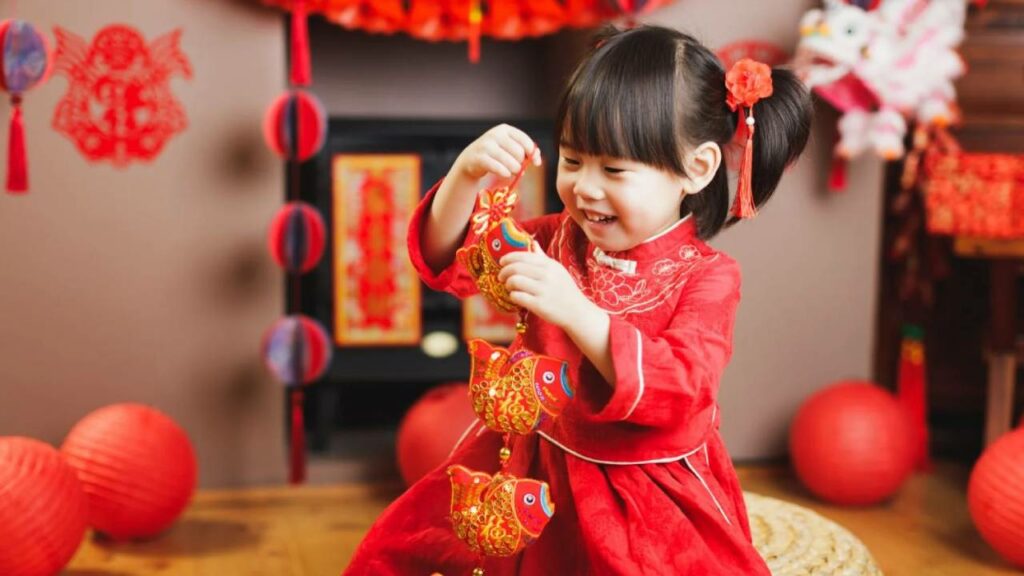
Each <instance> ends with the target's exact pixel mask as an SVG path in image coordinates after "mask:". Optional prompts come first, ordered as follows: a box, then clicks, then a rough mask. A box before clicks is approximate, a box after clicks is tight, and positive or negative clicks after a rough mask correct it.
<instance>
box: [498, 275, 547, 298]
mask: <svg viewBox="0 0 1024 576" xmlns="http://www.w3.org/2000/svg"><path fill="white" fill-rule="evenodd" d="M505 288H508V290H509V292H525V293H526V294H533V295H536V294H537V293H538V292H539V290H540V282H537V281H536V280H534V279H533V278H528V277H526V276H523V275H522V274H516V275H514V276H512V277H511V278H509V279H508V280H506V281H505Z"/></svg>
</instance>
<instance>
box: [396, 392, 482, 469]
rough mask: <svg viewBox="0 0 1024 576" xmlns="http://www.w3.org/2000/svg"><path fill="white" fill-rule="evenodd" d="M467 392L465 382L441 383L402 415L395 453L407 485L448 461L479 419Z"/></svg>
mask: <svg viewBox="0 0 1024 576" xmlns="http://www.w3.org/2000/svg"><path fill="white" fill-rule="evenodd" d="M468 394H469V388H468V386H467V385H466V384H464V383H450V384H442V385H441V386H438V387H436V388H433V389H431V390H430V391H428V392H427V393H426V394H424V395H423V396H422V397H421V398H420V399H419V400H417V401H416V402H415V403H414V404H413V405H412V407H411V408H409V411H408V412H406V413H405V416H403V417H402V423H401V424H399V426H398V440H397V442H396V445H395V453H396V455H397V456H398V471H399V473H401V475H402V480H405V485H406V486H412V485H413V484H414V483H415V482H416V481H417V480H419V479H420V478H422V477H423V476H425V475H426V474H427V472H430V471H431V470H433V469H434V468H437V467H438V466H440V465H441V464H442V463H443V462H444V461H445V460H447V459H448V455H449V454H450V453H451V451H452V449H453V448H454V447H455V445H456V444H457V443H458V441H459V439H460V438H461V437H462V435H463V433H465V432H466V429H468V428H469V426H470V425H471V424H472V423H473V422H474V421H475V420H476V414H475V413H474V412H473V409H472V407H470V405H469V402H467V401H466V397H467V395H468Z"/></svg>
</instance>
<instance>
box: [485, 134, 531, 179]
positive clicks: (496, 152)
mask: <svg viewBox="0 0 1024 576" xmlns="http://www.w3.org/2000/svg"><path fill="white" fill-rule="evenodd" d="M484 152H485V153H486V154H487V155H489V156H490V157H491V158H494V159H495V160H497V161H498V162H500V163H501V164H502V166H504V167H505V168H507V169H508V170H509V172H511V173H512V174H517V173H518V172H519V168H520V167H522V165H523V163H522V162H520V161H519V160H516V157H515V156H513V155H512V154H510V153H509V152H508V151H507V150H505V149H504V148H502V147H501V145H500V144H499V143H497V142H490V143H488V145H487V146H486V147H485V148H484Z"/></svg>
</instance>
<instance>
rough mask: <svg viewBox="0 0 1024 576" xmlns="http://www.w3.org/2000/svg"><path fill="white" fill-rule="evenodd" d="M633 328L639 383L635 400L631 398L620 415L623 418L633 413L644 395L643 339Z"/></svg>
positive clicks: (637, 330)
mask: <svg viewBox="0 0 1024 576" xmlns="http://www.w3.org/2000/svg"><path fill="white" fill-rule="evenodd" d="M633 330H636V373H637V379H638V380H639V381H640V383H639V385H637V388H638V390H637V392H636V400H633V405H632V406H630V407H629V411H627V412H626V415H625V416H623V417H622V419H623V420H629V417H630V416H632V415H633V411H634V410H636V407H637V406H638V405H639V404H640V398H642V397H643V395H644V341H643V337H642V336H641V335H640V330H639V329H637V328H636V327H634V328H633Z"/></svg>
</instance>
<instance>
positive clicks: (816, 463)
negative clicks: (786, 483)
mask: <svg viewBox="0 0 1024 576" xmlns="http://www.w3.org/2000/svg"><path fill="white" fill-rule="evenodd" d="M910 429H911V428H910V422H909V420H908V418H907V416H906V414H905V413H904V411H903V409H902V408H901V407H900V405H899V402H898V401H897V400H896V398H895V397H894V396H893V395H892V394H890V393H889V392H887V391H885V390H883V389H882V388H879V387H878V386H875V385H874V384H871V383H869V382H859V381H848V382H839V383H837V384H835V385H833V386H830V387H828V388H826V389H824V390H822V391H820V392H818V393H816V394H814V395H813V396H811V397H810V398H809V399H808V400H807V401H806V402H804V404H803V406H801V407H800V410H799V411H798V412H797V415H796V418H795V419H794V420H793V425H792V427H791V428H790V434H789V449H790V456H791V458H792V460H793V466H794V467H795V469H796V474H797V476H798V477H799V478H800V480H801V481H802V482H803V483H804V485H805V486H807V488H808V489H810V491H811V492H813V493H814V494H816V495H817V496H819V497H820V498H822V499H823V500H827V501H829V502H834V503H836V504H844V505H866V504H874V503H876V502H879V501H881V500H883V499H885V498H887V497H889V496H891V495H892V494H894V493H895V492H896V491H897V490H898V489H899V487H900V486H901V485H902V484H903V482H904V480H906V479H907V476H909V475H910V472H911V469H912V467H913V446H912V444H911V442H910V438H911V435H910Z"/></svg>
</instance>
